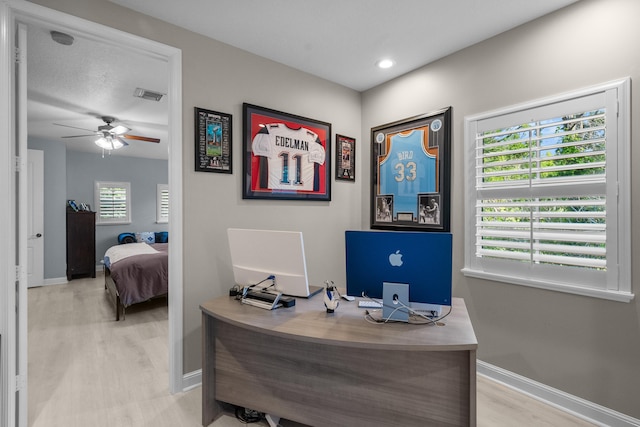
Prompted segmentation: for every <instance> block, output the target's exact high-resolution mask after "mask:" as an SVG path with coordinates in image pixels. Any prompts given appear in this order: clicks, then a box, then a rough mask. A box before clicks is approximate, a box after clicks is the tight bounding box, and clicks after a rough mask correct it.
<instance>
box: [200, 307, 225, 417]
mask: <svg viewBox="0 0 640 427" xmlns="http://www.w3.org/2000/svg"><path fill="white" fill-rule="evenodd" d="M215 376H216V321H215V319H214V318H213V317H212V316H209V315H207V314H205V313H202V425H203V426H208V425H209V424H211V423H212V422H213V421H214V420H215V419H216V418H218V417H219V416H220V415H221V413H222V407H221V406H220V404H219V403H218V402H217V401H216V382H215Z"/></svg>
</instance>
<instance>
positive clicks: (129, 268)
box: [109, 243, 169, 307]
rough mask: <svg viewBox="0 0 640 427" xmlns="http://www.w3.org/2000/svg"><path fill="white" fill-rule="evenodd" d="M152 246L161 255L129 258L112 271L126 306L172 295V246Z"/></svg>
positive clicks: (161, 244)
mask: <svg viewBox="0 0 640 427" xmlns="http://www.w3.org/2000/svg"><path fill="white" fill-rule="evenodd" d="M150 246H151V247H153V248H154V249H155V250H157V251H158V253H154V254H141V255H133V256H129V257H127V258H123V259H121V260H119V261H118V262H116V263H115V264H112V265H111V268H110V269H109V270H110V271H111V277H112V278H113V281H114V282H115V284H116V288H117V289H118V293H119V294H120V301H121V302H122V304H123V305H124V306H125V307H128V306H130V305H131V304H136V303H138V302H143V301H147V300H148V299H151V298H153V297H157V296H160V295H164V294H166V293H167V292H169V273H168V271H169V252H168V251H169V244H168V243H155V244H151V245H150Z"/></svg>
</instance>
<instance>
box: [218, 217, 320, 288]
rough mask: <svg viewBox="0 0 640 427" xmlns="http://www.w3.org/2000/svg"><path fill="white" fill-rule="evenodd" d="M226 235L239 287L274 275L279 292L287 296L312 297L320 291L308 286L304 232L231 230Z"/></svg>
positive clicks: (234, 274) (268, 281)
mask: <svg viewBox="0 0 640 427" xmlns="http://www.w3.org/2000/svg"><path fill="white" fill-rule="evenodd" d="M227 235H228V238H229V249H230V251H231V264H232V266H233V276H234V280H235V282H236V284H237V285H240V286H250V285H255V284H257V283H259V282H261V281H263V280H265V279H267V278H268V277H269V276H271V275H273V276H275V283H276V290H277V291H279V292H282V293H283V294H285V295H290V296H295V297H309V296H311V295H313V294H314V293H316V292H317V291H319V290H321V288H320V287H310V286H309V280H308V277H307V263H306V259H305V255H304V242H303V239H302V232H299V231H277V230H251V229H240V228H230V229H228V230H227ZM263 283H264V285H269V284H271V281H270V280H267V281H265V282H263ZM258 287H262V285H259V286H258Z"/></svg>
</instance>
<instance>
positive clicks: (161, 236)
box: [155, 231, 169, 243]
mask: <svg viewBox="0 0 640 427" xmlns="http://www.w3.org/2000/svg"><path fill="white" fill-rule="evenodd" d="M155 235H156V243H168V242H169V232H168V231H160V232H157V233H155Z"/></svg>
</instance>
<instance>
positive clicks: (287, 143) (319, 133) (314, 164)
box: [242, 103, 331, 201]
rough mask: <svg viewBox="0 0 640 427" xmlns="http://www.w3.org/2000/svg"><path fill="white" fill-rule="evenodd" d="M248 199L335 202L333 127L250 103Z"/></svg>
mask: <svg viewBox="0 0 640 427" xmlns="http://www.w3.org/2000/svg"><path fill="white" fill-rule="evenodd" d="M242 114H243V121H244V123H243V125H244V126H243V133H244V135H243V140H244V147H243V163H242V164H243V173H242V198H243V199H284V200H293V199H301V200H327V201H328V200H331V124H330V123H325V122H321V121H318V120H313V119H308V118H306V117H301V116H296V115H293V114H287V113H283V112H280V111H276V110H271V109H269V108H264V107H258V106H256V105H251V104H247V103H244V104H243V109H242Z"/></svg>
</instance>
